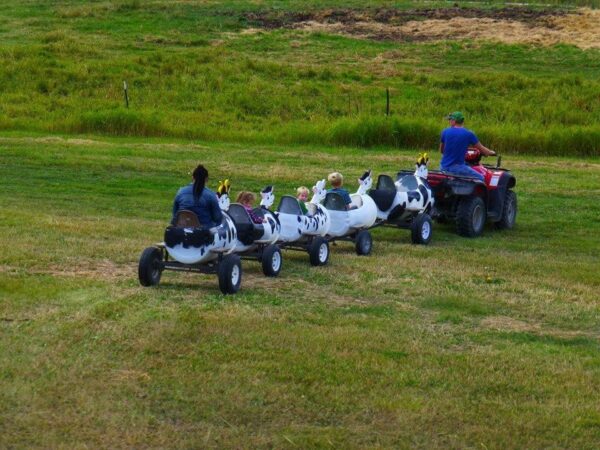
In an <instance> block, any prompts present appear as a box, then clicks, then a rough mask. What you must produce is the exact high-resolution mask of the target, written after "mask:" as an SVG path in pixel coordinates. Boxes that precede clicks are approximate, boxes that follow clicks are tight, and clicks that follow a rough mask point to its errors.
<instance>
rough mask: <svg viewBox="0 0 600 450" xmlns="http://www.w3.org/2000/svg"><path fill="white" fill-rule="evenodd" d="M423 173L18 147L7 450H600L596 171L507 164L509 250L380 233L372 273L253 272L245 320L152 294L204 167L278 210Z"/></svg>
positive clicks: (252, 157) (178, 280)
mask: <svg viewBox="0 0 600 450" xmlns="http://www.w3.org/2000/svg"><path fill="white" fill-rule="evenodd" d="M440 126H441V125H440ZM416 155H417V152H416V151H411V150H401V151H399V150H376V149H375V150H357V149H351V148H336V149H331V148H322V147H310V148H309V147H282V146H245V145H235V144H208V145H200V144H190V143H185V142H182V141H176V142H175V141H174V142H171V141H160V140H134V139H130V140H116V139H112V140H109V139H106V138H98V139H95V138H90V139H75V138H70V139H68V138H58V137H52V138H44V137H32V138H27V137H22V136H16V135H8V136H7V135H5V136H4V137H2V138H0V245H1V249H2V250H1V252H0V447H2V448H7V447H8V448H13V447H15V448H36V447H37V448H40V447H41V448H57V447H58V448H61V447H63V448H66V447H76V448H118V447H133V448H144V447H154V448H158V447H181V448H206V447H214V448H223V447H235V448H254V447H265V448H273V447H275V448H319V447H322V448H328V447H335V448H354V447H371V448H373V447H375V448H377V447H384V448H386V447H387V448H390V447H399V448H405V447H421V448H465V447H469V448H589V449H592V448H598V447H600V410H599V406H598V405H599V404H600V394H599V391H598V389H599V386H600V345H599V342H600V325H599V324H600V314H599V311H600V302H599V300H598V289H599V287H600V275H599V273H598V271H599V268H600V257H599V253H600V244H599V242H600V239H599V237H598V236H599V235H600V222H599V220H598V218H599V217H600V202H599V200H600V185H599V183H598V180H599V179H600V160H598V159H588V160H584V159H566V158H543V157H526V156H519V157H514V156H510V155H506V156H505V158H504V164H505V165H506V166H507V167H510V168H511V169H513V171H514V173H515V174H516V177H517V186H516V191H517V193H518V198H519V208H520V209H519V215H518V219H517V227H516V229H514V230H511V231H502V232H499V231H495V230H494V229H493V227H491V226H490V227H488V228H487V229H486V231H485V234H484V236H483V237H482V238H479V239H465V238H461V237H459V236H457V235H456V234H455V233H454V232H453V228H452V226H451V225H436V226H435V228H434V237H433V241H432V243H431V245H429V246H427V247H421V246H413V245H411V244H410V237H409V233H408V232H407V231H406V230H400V229H377V230H373V237H374V252H373V254H372V256H370V257H358V256H356V255H355V254H354V251H353V247H352V245H350V244H347V243H340V244H338V245H336V246H332V255H331V260H330V264H329V265H328V266H326V267H321V268H313V267H311V266H310V265H309V264H308V257H307V255H306V254H303V253H293V252H285V253H284V268H283V271H282V273H281V275H280V277H279V278H277V279H267V278H265V277H263V276H262V273H261V270H260V268H259V265H258V264H256V263H254V262H249V261H248V262H247V261H244V263H243V269H244V276H243V281H242V290H241V291H240V293H239V294H238V295H235V296H223V295H221V294H220V292H219V290H218V285H217V280H216V277H214V276H202V275H197V274H178V273H169V272H167V273H165V274H163V281H162V283H161V285H160V286H159V287H158V288H143V287H141V286H140V285H139V284H138V281H137V273H136V269H137V259H138V257H139V255H140V253H141V251H142V250H143V248H144V247H146V246H148V245H151V244H153V243H155V242H158V241H160V240H161V239H162V232H163V229H164V226H165V225H166V223H167V221H168V219H169V216H170V208H171V202H172V199H173V196H174V194H175V192H176V190H177V188H178V187H179V186H181V185H183V184H185V183H187V182H188V178H189V171H190V170H191V169H192V168H193V167H194V166H195V165H196V164H197V163H199V162H202V163H204V164H206V165H207V166H208V167H209V170H210V176H211V178H210V185H211V187H213V188H214V187H216V183H217V181H218V180H219V179H223V178H229V179H230V180H231V182H232V189H233V191H234V193H237V192H238V191H239V190H242V189H244V190H254V191H255V192H256V191H258V190H259V189H260V188H261V187H262V186H264V185H267V184H274V185H275V193H276V195H277V196H278V197H279V196H280V195H282V194H290V193H292V192H293V191H294V188H295V187H297V186H298V185H300V184H304V185H307V186H309V187H310V186H312V185H313V184H314V182H315V181H316V180H317V179H319V178H324V177H326V175H327V173H328V172H330V171H332V170H339V171H341V172H342V173H343V174H344V175H345V176H346V180H347V185H348V187H349V188H350V189H351V190H354V189H355V188H356V181H355V179H356V178H357V177H358V176H359V175H360V174H361V173H362V172H363V171H364V170H365V169H368V168H371V169H373V171H374V173H375V174H379V173H388V174H393V173H394V172H395V171H396V170H398V169H400V168H409V167H412V165H413V162H414V159H415V157H416ZM432 163H433V165H435V166H437V164H438V163H439V156H438V155H437V154H433V158H432Z"/></svg>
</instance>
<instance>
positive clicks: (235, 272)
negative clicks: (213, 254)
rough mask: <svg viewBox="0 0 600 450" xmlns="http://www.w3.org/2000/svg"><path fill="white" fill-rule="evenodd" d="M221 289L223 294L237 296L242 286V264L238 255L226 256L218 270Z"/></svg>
mask: <svg viewBox="0 0 600 450" xmlns="http://www.w3.org/2000/svg"><path fill="white" fill-rule="evenodd" d="M217 275H218V277H219V289H221V292H222V293H223V294H235V293H236V292H237V291H239V290H240V285H241V284H242V262H241V260H240V257H239V256H238V255H226V256H225V257H223V259H222V260H221V262H220V263H219V268H218V269H217Z"/></svg>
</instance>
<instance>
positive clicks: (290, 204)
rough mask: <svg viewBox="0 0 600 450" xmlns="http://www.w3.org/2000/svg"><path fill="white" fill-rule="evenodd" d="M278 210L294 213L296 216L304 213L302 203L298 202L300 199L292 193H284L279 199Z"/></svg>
mask: <svg viewBox="0 0 600 450" xmlns="http://www.w3.org/2000/svg"><path fill="white" fill-rule="evenodd" d="M277 211H279V212H280V213H283V214H294V215H296V216H302V215H304V213H303V212H302V210H301V209H300V205H299V204H298V200H297V199H296V198H294V197H292V196H291V195H284V196H283V197H281V200H279V206H278V207H277Z"/></svg>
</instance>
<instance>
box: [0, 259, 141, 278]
mask: <svg viewBox="0 0 600 450" xmlns="http://www.w3.org/2000/svg"><path fill="white" fill-rule="evenodd" d="M136 269H137V265H135V264H125V265H123V264H116V263H114V262H112V261H109V260H100V261H89V262H80V263H79V264H77V266H50V267H48V268H46V269H32V268H28V269H24V268H21V267H15V266H9V265H0V273H7V274H9V275H18V274H20V273H26V274H27V275H51V276H59V277H61V276H62V277H84V278H94V279H99V280H117V279H124V278H135V277H136Z"/></svg>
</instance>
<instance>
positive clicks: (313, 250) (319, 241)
mask: <svg viewBox="0 0 600 450" xmlns="http://www.w3.org/2000/svg"><path fill="white" fill-rule="evenodd" d="M308 256H309V258H310V263H311V265H313V266H324V265H325V264H327V261H329V243H328V242H327V240H325V239H324V238H322V237H321V236H317V237H315V238H314V239H313V240H312V242H311V243H310V245H309V247H308Z"/></svg>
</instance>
